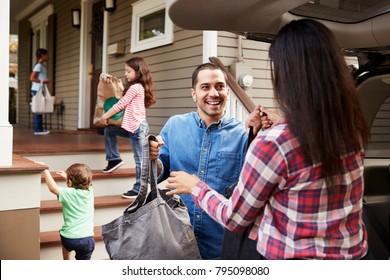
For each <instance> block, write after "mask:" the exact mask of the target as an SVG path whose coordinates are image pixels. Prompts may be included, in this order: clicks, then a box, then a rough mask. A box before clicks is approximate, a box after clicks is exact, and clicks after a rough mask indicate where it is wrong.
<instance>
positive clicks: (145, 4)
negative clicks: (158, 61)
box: [130, 0, 173, 53]
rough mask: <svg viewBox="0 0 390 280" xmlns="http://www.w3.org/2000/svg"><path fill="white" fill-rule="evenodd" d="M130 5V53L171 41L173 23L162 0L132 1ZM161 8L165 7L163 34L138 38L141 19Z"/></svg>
mask: <svg viewBox="0 0 390 280" xmlns="http://www.w3.org/2000/svg"><path fill="white" fill-rule="evenodd" d="M132 6H133V15H132V23H131V46H130V52H131V53H136V52H140V51H144V50H148V49H152V48H157V47H161V46H165V45H168V44H172V43H173V23H172V21H171V19H170V18H169V16H168V9H167V7H166V4H165V1H164V0H157V1H156V0H142V1H138V2H136V3H133V4H132ZM163 9H165V32H164V34H163V35H160V36H155V37H151V38H148V39H144V40H139V37H140V36H139V35H140V21H141V19H142V18H143V17H146V16H148V15H151V14H153V13H155V12H158V11H160V10H163Z"/></svg>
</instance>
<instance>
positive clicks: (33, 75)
mask: <svg viewBox="0 0 390 280" xmlns="http://www.w3.org/2000/svg"><path fill="white" fill-rule="evenodd" d="M38 74H39V73H38V72H35V71H33V72H31V74H30V82H34V83H40V82H41V80H39V79H38Z"/></svg>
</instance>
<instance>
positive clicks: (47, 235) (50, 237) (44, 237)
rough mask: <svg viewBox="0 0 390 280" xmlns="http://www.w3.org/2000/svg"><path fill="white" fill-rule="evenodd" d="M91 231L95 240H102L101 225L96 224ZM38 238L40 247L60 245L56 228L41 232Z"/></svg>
mask: <svg viewBox="0 0 390 280" xmlns="http://www.w3.org/2000/svg"><path fill="white" fill-rule="evenodd" d="M93 231H94V239H95V242H99V241H102V227H101V226H97V227H95V228H94V229H93ZM39 240H40V246H41V248H46V247H52V246H58V245H61V237H60V233H59V231H58V230H54V231H46V232H41V233H40V234H39Z"/></svg>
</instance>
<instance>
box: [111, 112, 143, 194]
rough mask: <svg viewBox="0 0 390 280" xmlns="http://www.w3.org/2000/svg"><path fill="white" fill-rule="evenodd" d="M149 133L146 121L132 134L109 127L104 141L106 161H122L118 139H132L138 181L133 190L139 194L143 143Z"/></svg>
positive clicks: (112, 126)
mask: <svg viewBox="0 0 390 280" xmlns="http://www.w3.org/2000/svg"><path fill="white" fill-rule="evenodd" d="M148 133H149V125H148V123H147V121H146V120H143V121H142V122H141V125H140V126H139V128H138V129H137V130H136V131H135V132H134V133H131V132H129V131H127V130H125V129H123V128H121V127H119V126H115V125H109V126H106V127H105V128H104V140H105V145H106V160H107V161H111V160H121V155H120V153H119V151H118V142H117V139H116V137H117V136H120V137H126V138H130V144H131V146H132V147H133V154H134V161H135V173H136V180H135V184H134V186H133V190H134V191H135V192H138V191H139V189H140V186H141V162H142V141H143V140H144V139H145V138H146V136H147V135H148Z"/></svg>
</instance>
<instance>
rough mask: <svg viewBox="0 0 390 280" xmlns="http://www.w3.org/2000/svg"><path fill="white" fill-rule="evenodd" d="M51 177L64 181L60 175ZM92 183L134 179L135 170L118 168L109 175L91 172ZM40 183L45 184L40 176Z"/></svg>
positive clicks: (52, 174) (99, 171)
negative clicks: (113, 179)
mask: <svg viewBox="0 0 390 280" xmlns="http://www.w3.org/2000/svg"><path fill="white" fill-rule="evenodd" d="M50 173H51V176H53V179H54V181H64V178H62V177H61V176H60V175H58V174H56V172H55V171H52V172H50ZM92 176H93V179H92V183H93V180H96V179H111V178H116V177H118V178H126V177H135V168H118V169H117V170H115V171H114V172H111V173H103V170H102V169H101V170H92ZM41 182H43V183H44V182H45V179H44V177H43V175H41Z"/></svg>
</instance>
